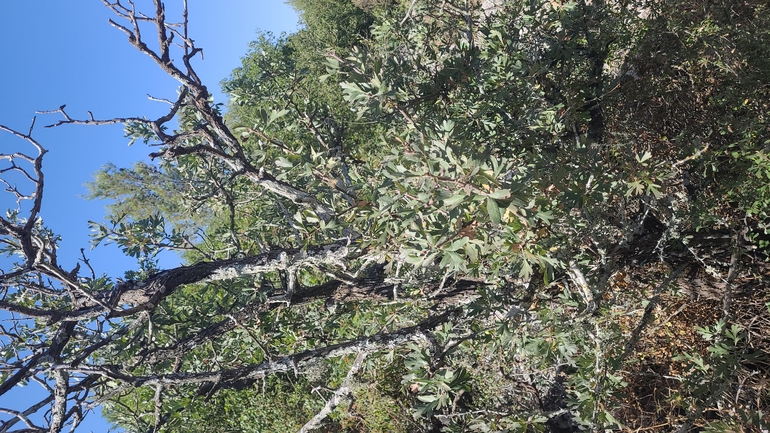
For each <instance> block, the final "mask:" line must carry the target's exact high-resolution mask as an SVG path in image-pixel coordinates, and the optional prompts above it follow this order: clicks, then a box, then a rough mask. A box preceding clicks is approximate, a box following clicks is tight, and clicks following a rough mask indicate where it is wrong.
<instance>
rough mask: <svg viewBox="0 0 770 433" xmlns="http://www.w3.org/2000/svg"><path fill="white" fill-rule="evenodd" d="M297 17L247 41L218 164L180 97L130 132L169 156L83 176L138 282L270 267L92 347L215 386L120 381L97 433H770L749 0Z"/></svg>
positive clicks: (759, 118) (188, 298) (306, 13)
mask: <svg viewBox="0 0 770 433" xmlns="http://www.w3.org/2000/svg"><path fill="white" fill-rule="evenodd" d="M292 4H293V5H294V6H295V7H296V8H298V9H299V11H300V13H301V16H302V19H303V22H304V24H305V27H304V28H303V29H302V30H300V31H298V32H297V33H296V34H292V35H286V36H281V37H278V38H276V37H273V36H271V35H263V36H262V37H261V38H260V39H259V40H257V41H256V42H254V43H253V45H252V47H251V50H250V51H249V52H248V53H247V54H246V56H245V57H244V58H243V63H242V66H241V67H240V68H238V69H236V70H235V71H234V72H233V74H232V76H231V77H229V78H228V79H226V80H225V81H224V82H223V87H224V89H225V90H226V91H227V92H228V93H229V95H230V97H231V100H230V102H229V104H228V107H227V113H226V115H225V119H226V125H227V128H228V129H229V132H230V133H232V136H233V137H234V138H235V139H237V143H238V146H237V147H236V149H235V150H231V148H228V147H227V146H226V145H224V144H221V143H225V142H226V141H227V140H226V138H227V137H225V135H226V134H223V133H221V132H217V134H218V135H217V134H213V133H212V134H211V135H208V136H202V137H203V138H201V136H198V135H195V134H196V133H197V132H198V131H201V130H203V131H206V132H207V133H210V131H212V130H216V127H218V125H216V124H213V126H212V120H211V119H216V118H215V117H213V115H210V114H207V113H206V111H205V110H204V109H202V108H201V105H200V101H199V100H193V99H190V100H189V101H188V100H186V99H182V101H184V104H182V105H183V107H182V108H181V109H180V111H179V113H177V118H178V119H179V131H175V133H179V134H180V135H179V136H181V137H182V138H183V139H180V141H181V142H183V144H181V145H180V144H178V143H177V142H173V141H172V142H164V140H163V136H162V134H159V133H158V132H157V131H154V130H152V129H151V128H147V127H143V125H142V124H141V122H134V123H131V124H129V125H127V129H126V131H127V136H129V137H130V138H131V139H132V140H137V139H142V140H145V141H151V140H160V141H161V142H162V144H163V148H162V150H161V151H160V152H158V153H156V154H154V156H155V157H159V158H160V159H161V160H162V162H161V163H160V164H158V165H157V166H155V165H148V164H137V165H135V166H134V167H133V168H131V169H118V168H116V167H114V166H107V167H106V168H105V169H104V170H103V171H101V172H100V173H98V174H97V175H96V178H95V180H94V182H93V184H92V185H91V193H92V196H93V197H95V198H113V199H115V200H116V202H115V204H113V205H112V207H111V216H112V221H111V223H110V224H105V225H98V224H95V226H94V227H95V229H96V231H97V232H96V233H97V234H96V240H97V241H105V240H106V241H112V242H116V243H118V244H119V245H121V246H122V247H123V248H124V249H125V251H126V253H127V254H130V255H132V256H135V257H137V258H139V259H140V260H141V263H142V271H141V272H139V273H134V274H130V275H128V277H130V278H131V279H134V280H143V279H145V280H150V279H152V278H154V277H153V276H157V275H162V272H158V270H157V269H155V267H154V266H155V265H154V262H153V258H154V257H155V254H156V253H157V252H158V251H160V250H161V249H177V250H182V251H184V258H185V260H187V261H188V262H189V263H190V265H191V269H192V268H193V267H194V266H195V265H196V264H199V263H202V262H217V261H222V260H240V259H243V258H250V257H257V256H259V257H261V256H260V255H262V256H265V257H268V256H269V255H270V254H283V256H282V257H283V258H282V259H281V260H282V264H281V265H280V266H274V267H267V266H266V270H264V271H261V272H259V273H257V274H256V275H254V274H246V273H243V274H238V275H236V278H232V279H229V280H224V281H220V280H215V279H213V278H211V279H209V280H205V279H201V280H198V281H195V283H194V284H187V285H185V286H184V287H182V288H180V289H178V290H175V291H174V292H173V293H171V294H169V295H168V296H167V297H164V298H162V299H161V301H160V303H159V305H158V306H157V308H154V309H152V310H151V311H148V312H147V313H146V317H149V319H147V320H148V321H147V322H146V323H145V322H141V323H142V324H141V325H139V326H138V327H137V328H136V330H132V331H131V332H127V333H126V334H125V335H123V336H122V337H121V338H120V339H117V342H116V345H114V346H110V347H111V349H107V348H105V349H103V350H100V351H98V352H96V353H97V354H98V356H100V357H102V358H103V359H105V360H106V361H107V362H108V363H110V364H121V363H122V364H127V363H129V362H133V364H131V365H132V370H131V373H132V374H134V375H144V376H150V375H153V374H166V375H170V376H171V377H173V375H175V374H177V373H179V372H192V373H202V374H203V373H207V372H222V371H224V370H228V374H231V376H227V375H224V374H222V375H220V376H217V378H216V379H211V380H210V381H209V382H207V384H204V385H201V384H200V382H195V383H182V384H179V385H174V386H168V387H166V388H165V389H163V392H164V394H163V399H161V398H160V397H159V396H160V395H161V391H159V389H161V388H162V387H160V386H158V387H155V388H154V387H151V386H145V385H142V384H141V383H140V384H138V385H137V386H136V387H131V388H128V389H121V392H120V393H117V394H116V395H112V396H111V397H112V398H111V400H110V402H108V403H107V405H106V413H107V416H108V417H109V419H110V420H111V421H113V422H115V423H116V424H117V425H119V426H121V427H123V428H127V429H129V430H131V431H137V432H138V431H156V430H158V429H160V430H162V431H169V432H171V431H174V432H175V431H178V432H183V431H223V432H224V431H239V432H240V431H243V432H252V431H253V432H263V431H297V430H298V429H300V428H301V427H302V426H303V425H305V424H306V423H308V421H310V420H311V418H313V417H314V416H315V415H316V414H318V413H320V412H322V410H323V409H329V410H330V412H329V413H326V414H324V416H322V417H321V420H320V421H319V422H322V423H323V424H320V425H322V429H323V431H348V432H353V431H363V432H386V431H387V432H423V431H424V432H428V431H436V432H437V431H445V432H464V431H479V432H502V431H505V432H533V431H552V432H567V431H611V430H634V431H642V430H644V431H675V430H677V429H679V431H682V432H685V431H757V429H760V428H764V429H767V428H770V419H769V418H768V416H770V415H768V410H770V397H769V396H768V390H767V387H766V385H765V383H766V381H767V379H768V370H769V369H770V367H769V366H768V360H767V353H768V351H769V350H770V348H769V347H768V345H769V344H770V338H768V337H767V336H766V335H765V334H766V326H768V324H770V311H768V308H769V307H770V299H769V298H768V297H770V291H768V287H770V284H768V283H769V281H768V278H769V277H770V271H769V270H768V266H767V256H768V251H769V250H768V247H769V244H768V241H770V236H768V232H767V230H768V224H770V215H769V214H768V209H770V130H769V129H768V125H767V121H768V119H767V115H768V112H770V111H769V109H770V107H769V106H768V104H770V102H769V101H770V10H768V5H767V4H766V2H764V1H760V0H746V1H742V2H734V1H729V0H713V1H709V2H694V1H689V0H666V1H661V2H646V1H642V0H639V1H633V0H628V1H625V0H623V1H611V0H595V1H586V0H578V1H570V2H560V1H554V0H547V1H519V0H511V1H502V2H480V3H479V2H453V1H437V0H413V1H394V2H376V1H371V2H350V1H346V0H295V1H294V2H292ZM183 95H184V94H183ZM190 101H191V102H190ZM196 104H198V105H196ZM211 109H212V110H213V111H216V110H218V109H219V107H213V108H211ZM207 116H209V117H207ZM217 131H218V130H217ZM183 134H188V135H183ZM212 137H214V138H212ZM207 142H211V143H214V144H212V147H211V148H207V149H209V150H208V151H207V152H208V153H206V152H197V151H193V150H195V149H198V148H200V146H201V145H202V144H201V143H203V144H205V143H207ZM196 146H197V147H196ZM180 149H181V150H180ZM211 149H213V150H211ZM228 152H229V153H228ZM239 158H241V159H239ZM233 161H236V162H237V163H235V162H233ZM243 161H246V162H243ZM238 164H240V165H238ZM268 182H274V183H271V184H268ZM266 185H267V186H266ZM276 185H277V186H276ZM270 188H272V189H270ZM282 188H286V189H282ZM297 191H301V192H303V193H306V194H307V196H305V195H301V194H299V193H298V192H297ZM148 214H152V215H153V216H152V217H151V218H146V216H147V215H148ZM343 244H344V246H345V248H346V250H345V251H346V254H345V255H344V256H340V257H337V256H335V257H336V258H335V259H334V260H331V259H330V260H325V261H324V260H322V259H318V260H315V261H314V259H312V257H314V256H312V254H310V253H307V257H311V259H308V260H307V262H302V263H300V264H294V263H290V262H289V260H290V259H288V258H286V257H288V256H289V255H291V254H294V251H295V250H293V248H297V249H299V250H300V251H311V250H312V251H315V250H313V248H319V247H320V246H339V245H343ZM287 251H288V252H287ZM292 257H294V256H292ZM307 257H305V258H307ZM305 258H303V260H304V259H305ZM228 263H229V262H228ZM308 263H309V264H308ZM102 283H104V284H105V285H106V286H109V285H110V284H112V283H111V282H109V281H106V280H105V281H102ZM93 284H96V283H95V282H94V283H93ZM106 286H105V287H106ZM142 314H145V313H142ZM136 317H139V316H138V315H137V316H136ZM124 320H126V321H128V320H130V319H129V318H126V319H124ZM136 320H139V319H136ZM405 330H406V331H405ZM402 334H403V335H402ZM367 337H370V338H369V339H366V338H367ZM354 343H355V344H354ZM359 343H360V344H359ZM354 346H355V347H358V348H359V350H358V351H353V350H349V351H347V352H345V351H344V350H343V349H348V348H351V347H354ZM180 347H182V348H184V353H183V354H180V353H179V352H178V349H179V348H180ZM328 348H331V349H329V350H328V351H325V350H326V349H328ZM332 349H334V350H336V349H339V350H340V352H335V351H334V350H332ZM164 351H167V352H169V353H171V352H173V356H171V355H169V356H168V357H166V358H164V357H163V356H164V355H162V354H163V353H165V352H164ZM357 353H358V354H359V355H360V354H361V353H366V355H367V356H366V359H365V360H362V358H359V357H357V356H356V354H357ZM137 359H139V361H137ZM359 363H360V364H361V365H360V366H359V365H358V364H359ZM260 365H267V366H269V368H270V371H269V372H267V373H264V375H263V376H257V375H252V376H249V375H245V374H244V375H240V376H236V375H235V373H232V372H231V370H232V371H235V370H238V369H244V370H243V371H245V369H248V368H251V367H253V366H260ZM276 366H279V367H280V368H279V367H276ZM239 371H240V370H239ZM144 376H143V377H144ZM111 386H112V387H115V388H117V385H116V384H113V383H110V382H106V383H105V384H104V387H103V388H102V389H101V391H100V392H102V393H105V392H107V391H108V390H109V389H110V387H111ZM342 390H347V393H342ZM341 394H344V395H343V397H344V398H343V399H342V400H345V401H344V402H343V403H342V404H334V405H331V404H330V403H329V402H331V401H333V400H334V398H335V397H337V396H338V395H341ZM161 415H162V416H161ZM159 419H162V422H159V421H158V420H159ZM316 427H317V426H316Z"/></svg>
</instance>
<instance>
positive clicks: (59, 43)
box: [0, 0, 298, 433]
mask: <svg viewBox="0 0 770 433" xmlns="http://www.w3.org/2000/svg"><path fill="white" fill-rule="evenodd" d="M135 3H136V4H137V6H138V9H140V10H146V11H148V13H149V12H151V11H152V10H153V9H152V8H151V7H149V8H148V7H147V6H148V5H151V2H150V1H148V0H135ZM165 3H166V6H167V8H168V13H167V21H169V22H172V21H181V18H179V15H174V12H178V11H179V10H180V9H181V4H182V0H166V1H165ZM188 5H189V13H190V37H192V38H193V39H194V40H195V43H196V46H198V47H201V48H203V50H204V58H205V60H200V58H197V59H195V61H194V67H196V69H197V72H198V75H199V76H200V77H201V79H202V80H203V81H204V83H206V84H207V86H208V87H209V90H211V91H212V92H213V93H214V94H215V97H216V98H217V100H218V101H219V102H226V101H225V97H224V96H223V95H222V94H221V93H220V92H219V88H220V86H219V83H220V81H221V80H222V79H224V78H226V77H227V76H228V75H229V74H230V72H231V71H232V70H233V69H234V68H235V67H237V66H239V64H240V58H241V57H242V56H243V55H244V54H246V52H247V49H248V44H249V42H251V41H253V40H254V39H256V36H257V31H258V30H261V31H270V32H273V33H275V34H280V33H281V32H291V31H293V30H294V29H295V28H296V26H297V22H298V18H297V16H296V13H295V12H294V11H293V10H292V8H291V7H290V6H288V5H286V4H285V3H283V2H282V1H281V0H216V1H214V0H188ZM109 18H113V16H112V14H111V13H110V11H109V9H107V8H106V7H105V6H104V5H103V3H102V1H101V0H73V1H53V0H2V1H1V2H0V29H2V30H1V31H2V38H0V65H1V66H0V124H3V125H6V126H9V127H12V128H15V129H17V130H20V131H27V129H28V128H29V125H30V121H31V119H32V117H33V116H34V115H35V111H36V110H51V109H56V108H58V107H59V106H60V105H62V104H67V112H68V113H69V114H70V115H71V116H73V117H77V118H86V117H87V111H88V110H90V111H92V112H93V113H94V116H95V117H97V118H110V117H129V116H147V117H157V116H159V115H162V114H163V113H164V110H166V107H167V106H166V105H165V104H161V103H157V102H152V101H149V100H148V99H147V96H146V95H147V94H150V95H152V96H155V97H159V98H166V99H174V98H175V95H176V90H177V87H178V85H177V83H176V82H175V81H174V80H172V79H170V78H168V77H166V76H164V74H163V72H162V71H161V70H160V69H159V68H158V67H157V66H156V65H155V64H154V63H152V61H151V60H150V59H148V58H146V57H144V56H143V55H141V54H140V53H138V52H137V51H136V50H135V49H134V48H133V47H132V46H130V45H129V44H128V42H127V41H126V36H125V35H124V34H123V33H121V32H120V31H118V30H117V29H115V28H113V27H111V26H110V25H109V24H108V23H107V20H108V19H109ZM57 120H59V119H58V118H57V117H56V116H52V115H47V116H38V120H37V126H36V128H35V131H34V133H33V137H35V138H36V139H37V140H38V141H39V142H41V144H42V145H43V146H44V147H46V148H47V149H48V150H49V153H48V154H47V155H46V157H45V160H44V172H45V174H46V184H45V186H46V189H45V199H44V203H43V209H42V217H43V219H44V221H45V223H46V225H47V226H48V227H49V228H51V229H52V230H53V231H54V232H56V233H58V234H60V235H61V236H62V237H63V242H62V244H61V246H60V247H61V248H60V253H59V254H60V256H59V257H60V261H61V262H62V263H63V266H65V267H68V266H71V267H74V266H75V263H76V259H77V256H78V254H79V250H80V248H86V250H88V247H89V243H88V242H89V237H88V233H89V229H88V225H87V223H86V222H87V221H88V220H95V221H102V220H103V216H104V208H103V206H104V203H99V202H88V201H84V200H83V199H82V198H81V196H82V195H83V194H85V192H86V190H85V187H84V184H85V183H86V182H88V181H89V180H90V179H91V175H92V173H94V172H95V171H96V170H97V169H99V167H101V166H102V165H104V164H105V163H107V162H113V163H115V164H116V165H118V166H128V165H130V164H131V163H132V162H134V161H137V160H141V159H147V154H148V153H149V152H150V150H149V149H148V148H147V147H144V146H142V145H141V144H135V145H134V146H132V147H128V146H127V142H128V140H126V139H125V138H123V132H122V127H121V126H117V125H116V126H107V127H88V126H72V125H69V126H64V127H59V128H55V129H44V128H43V125H46V124H50V123H54V122H55V121H57ZM23 145H24V144H23V143H22V142H20V141H18V140H16V139H13V138H12V137H11V136H10V135H8V134H4V133H3V134H0V149H2V150H0V152H8V151H11V149H15V150H21V148H22V146H23ZM13 204H14V203H12V202H11V201H9V199H8V197H6V196H2V197H0V208H1V209H0V211H2V212H4V211H5V209H8V208H10V207H13ZM89 259H90V260H91V263H92V265H93V266H94V268H95V269H96V271H97V272H105V273H109V274H111V275H114V276H122V272H123V271H125V270H126V269H128V268H133V267H134V265H135V263H134V261H133V260H132V259H127V258H124V257H122V255H121V254H120V252H119V251H118V250H117V248H115V247H114V246H107V247H100V248H97V249H96V250H94V251H91V252H90V253H89ZM35 388H38V389H39V386H37V385H35V384H31V385H29V386H27V387H26V388H22V389H20V390H19V392H18V393H14V395H13V396H5V397H3V398H0V405H7V402H8V401H9V398H13V399H16V400H18V401H19V402H21V401H23V400H24V398H25V394H29V393H34V392H35ZM26 397H33V396H32V395H27V396H26ZM25 408H26V407H24V408H22V407H18V409H25ZM0 419H5V417H2V418H0ZM18 426H19V427H20V426H21V424H19V425H18ZM77 431H78V432H88V431H93V432H95V433H98V432H105V431H107V424H106V423H105V422H104V421H103V420H101V419H100V418H99V417H98V415H91V416H90V417H88V418H87V419H86V422H85V423H84V424H83V425H82V426H81V427H80V428H78V430H77Z"/></svg>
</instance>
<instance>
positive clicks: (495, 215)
mask: <svg viewBox="0 0 770 433" xmlns="http://www.w3.org/2000/svg"><path fill="white" fill-rule="evenodd" d="M487 213H488V214H489V219H491V220H492V222H493V223H495V224H500V222H501V221H502V217H503V214H502V212H501V211H500V206H498V205H497V202H496V201H495V200H494V199H493V198H491V197H488V198H487Z"/></svg>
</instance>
